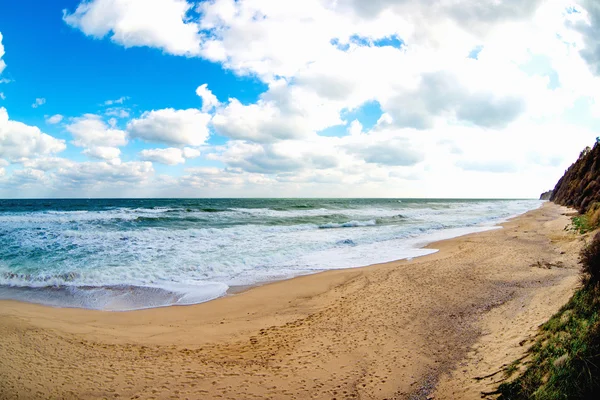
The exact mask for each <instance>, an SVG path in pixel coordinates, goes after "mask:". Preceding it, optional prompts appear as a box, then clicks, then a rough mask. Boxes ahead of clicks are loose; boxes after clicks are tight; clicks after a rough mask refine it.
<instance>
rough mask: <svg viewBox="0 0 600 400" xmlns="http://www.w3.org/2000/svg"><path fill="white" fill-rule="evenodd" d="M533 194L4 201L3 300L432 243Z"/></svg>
mask: <svg viewBox="0 0 600 400" xmlns="http://www.w3.org/2000/svg"><path fill="white" fill-rule="evenodd" d="M540 205H541V202H540V201H537V200H443V199H440V200H431V199H135V200H132V199H112V200H111V199H89V200H88V199H78V200H0V299H16V300H25V301H30V302H36V303H42V304H48V305H54V306H62V307H82V308H90V309H101V310H131V309H140V308H149V307H160V306H167V305H174V304H194V303H200V302H204V301H208V300H211V299H214V298H217V297H220V296H223V295H224V294H225V293H226V292H227V290H228V288H230V287H232V286H240V285H252V284H257V283H260V282H265V281H272V280H278V279H284V278H288V277H292V276H298V275H302V274H307V273H314V272H318V271H322V270H328V269H335V268H348V267H358V266H364V265H369V264H374V263H380V262H386V261H392V260H397V259H402V258H410V257H417V256H421V255H425V254H429V253H431V252H434V251H435V250H427V249H423V248H422V246H424V245H425V244H427V243H430V242H432V241H435V240H440V239H445V238H450V237H454V236H459V235H462V234H466V233H470V232H477V231H482V230H487V229H493V227H494V225H495V224H496V223H498V222H500V221H502V220H505V219H506V218H509V217H512V216H515V215H518V214H521V213H524V212H526V211H528V210H531V209H534V208H537V207H539V206H540Z"/></svg>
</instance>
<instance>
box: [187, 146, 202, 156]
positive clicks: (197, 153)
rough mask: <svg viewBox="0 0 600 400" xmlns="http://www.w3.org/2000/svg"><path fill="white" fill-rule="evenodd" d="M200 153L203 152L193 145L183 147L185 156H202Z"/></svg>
mask: <svg viewBox="0 0 600 400" xmlns="http://www.w3.org/2000/svg"><path fill="white" fill-rule="evenodd" d="M200 154H202V153H201V152H200V150H198V149H194V148H191V147H185V148H184V149H183V156H184V157H185V158H197V157H200Z"/></svg>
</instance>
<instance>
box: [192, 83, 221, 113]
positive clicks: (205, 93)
mask: <svg viewBox="0 0 600 400" xmlns="http://www.w3.org/2000/svg"><path fill="white" fill-rule="evenodd" d="M196 94H197V95H198V96H200V98H201V99H202V111H203V112H209V111H211V110H212V109H214V108H215V107H218V106H219V104H220V103H219V100H218V99H217V96H215V95H214V94H213V93H212V92H211V91H210V89H209V88H208V85H207V84H206V83H205V84H203V85H200V86H198V87H197V88H196Z"/></svg>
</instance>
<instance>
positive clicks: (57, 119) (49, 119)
mask: <svg viewBox="0 0 600 400" xmlns="http://www.w3.org/2000/svg"><path fill="white" fill-rule="evenodd" d="M63 118H64V117H63V116H62V115H60V114H54V115H53V116H51V117H47V118H46V123H48V124H50V125H54V124H58V123H59V122H60V121H62V120H63Z"/></svg>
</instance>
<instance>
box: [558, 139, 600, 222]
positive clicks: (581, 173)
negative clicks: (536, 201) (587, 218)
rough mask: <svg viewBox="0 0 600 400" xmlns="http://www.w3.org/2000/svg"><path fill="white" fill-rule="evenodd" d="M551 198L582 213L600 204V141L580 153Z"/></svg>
mask: <svg viewBox="0 0 600 400" xmlns="http://www.w3.org/2000/svg"><path fill="white" fill-rule="evenodd" d="M550 200H551V201H553V202H555V203H557V204H560V205H563V206H568V207H573V208H576V209H577V210H578V211H579V212H580V213H582V214H585V213H587V212H589V211H592V209H593V208H594V209H595V208H597V207H598V206H599V205H600V143H598V142H596V144H595V145H594V148H592V149H590V148H589V147H587V148H586V149H585V150H583V151H582V152H581V154H579V159H577V161H575V162H574V163H573V164H572V165H571V166H570V167H569V169H567V171H566V172H565V174H564V175H563V177H562V178H560V180H559V181H558V183H557V184H556V186H555V187H554V190H553V191H552V195H551V196H550Z"/></svg>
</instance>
